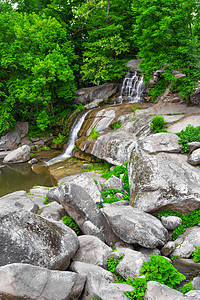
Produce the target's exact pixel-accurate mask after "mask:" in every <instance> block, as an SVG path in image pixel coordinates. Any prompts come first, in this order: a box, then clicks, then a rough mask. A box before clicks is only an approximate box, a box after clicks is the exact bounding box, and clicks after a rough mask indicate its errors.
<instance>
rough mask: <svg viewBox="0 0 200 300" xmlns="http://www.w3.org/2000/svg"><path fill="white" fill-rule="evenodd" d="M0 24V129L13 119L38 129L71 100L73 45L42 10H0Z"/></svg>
mask: <svg viewBox="0 0 200 300" xmlns="http://www.w3.org/2000/svg"><path fill="white" fill-rule="evenodd" d="M0 26H1V28H2V30H1V32H0V43H1V48H0V78H1V86H0V87H1V91H0V104H1V105H0V114H1V119H0V133H1V132H2V131H4V130H6V129H9V128H10V127H11V126H12V125H13V124H14V122H15V120H17V119H20V120H22V121H27V120H28V121H29V122H31V123H32V124H33V125H37V127H38V128H40V130H42V131H44V130H45V129H46V128H48V127H51V126H52V125H53V124H56V122H58V120H59V119H60V118H61V117H62V116H63V114H64V113H65V114H66V112H67V111H68V112H69V109H70V108H71V107H72V106H73V105H74V103H73V93H74V92H75V90H76V86H75V83H74V75H73V70H75V69H76V65H74V60H75V58H76V56H75V54H74V51H73V45H72V44H71V42H70V41H68V40H67V33H66V29H64V28H63V27H62V26H61V25H60V23H59V22H58V21H57V20H56V19H55V18H51V17H48V18H47V17H46V16H45V15H44V14H43V15H42V16H39V15H36V14H34V13H33V14H23V13H18V12H15V11H14V12H11V13H10V12H1V13H0Z"/></svg>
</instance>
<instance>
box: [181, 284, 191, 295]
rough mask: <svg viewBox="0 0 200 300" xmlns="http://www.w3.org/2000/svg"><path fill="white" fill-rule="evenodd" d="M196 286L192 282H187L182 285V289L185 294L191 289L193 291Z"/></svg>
mask: <svg viewBox="0 0 200 300" xmlns="http://www.w3.org/2000/svg"><path fill="white" fill-rule="evenodd" d="M193 290H194V287H193V285H192V284H191V283H186V284H185V285H184V286H183V287H180V291H181V293H183V294H186V293H188V292H189V291H193Z"/></svg>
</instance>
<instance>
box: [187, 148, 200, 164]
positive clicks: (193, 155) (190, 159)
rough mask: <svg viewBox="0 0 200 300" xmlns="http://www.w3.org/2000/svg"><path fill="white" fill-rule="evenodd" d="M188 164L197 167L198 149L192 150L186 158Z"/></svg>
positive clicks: (199, 154)
mask: <svg viewBox="0 0 200 300" xmlns="http://www.w3.org/2000/svg"><path fill="white" fill-rule="evenodd" d="M188 163H189V164H191V165H193V166H197V165H199V164H200V148H198V149H196V150H194V151H193V152H192V153H191V154H190V156H189V157H188Z"/></svg>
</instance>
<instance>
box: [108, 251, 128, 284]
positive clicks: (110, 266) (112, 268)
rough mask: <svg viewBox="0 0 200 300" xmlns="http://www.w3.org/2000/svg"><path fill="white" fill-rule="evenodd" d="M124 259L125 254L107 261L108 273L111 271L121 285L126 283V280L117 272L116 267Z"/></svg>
mask: <svg viewBox="0 0 200 300" xmlns="http://www.w3.org/2000/svg"><path fill="white" fill-rule="evenodd" d="M122 258H123V254H122V255H120V256H119V257H117V258H114V256H112V257H111V258H110V259H108V260H107V266H108V267H107V269H108V271H110V272H111V273H113V274H114V275H115V276H116V277H117V278H118V281H119V282H120V283H123V282H124V278H123V277H121V276H120V275H119V274H118V273H117V272H116V266H117V265H118V263H119V262H120V260H121V259H122Z"/></svg>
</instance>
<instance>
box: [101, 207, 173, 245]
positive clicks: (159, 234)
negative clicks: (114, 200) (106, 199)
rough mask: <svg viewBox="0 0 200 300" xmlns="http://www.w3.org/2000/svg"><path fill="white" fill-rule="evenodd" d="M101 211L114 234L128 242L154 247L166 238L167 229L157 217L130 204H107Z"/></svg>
mask: <svg viewBox="0 0 200 300" xmlns="http://www.w3.org/2000/svg"><path fill="white" fill-rule="evenodd" d="M102 211H103V214H104V215H105V216H106V218H107V220H108V223H109V225H110V226H111V228H112V229H113V231H114V232H115V233H116V235H117V236H118V237H119V238H120V239H121V240H123V241H124V242H126V243H128V244H139V245H141V246H143V247H146V248H156V246H158V245H159V246H161V245H164V244H165V242H166V240H167V238H168V233H167V230H166V229H165V228H164V227H163V226H162V224H161V222H160V221H159V220H158V219H157V218H155V217H153V216H151V215H149V214H146V213H144V212H141V211H139V210H138V209H135V208H133V207H131V206H117V205H113V204H107V205H105V206H104V208H103V209H102Z"/></svg>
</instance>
